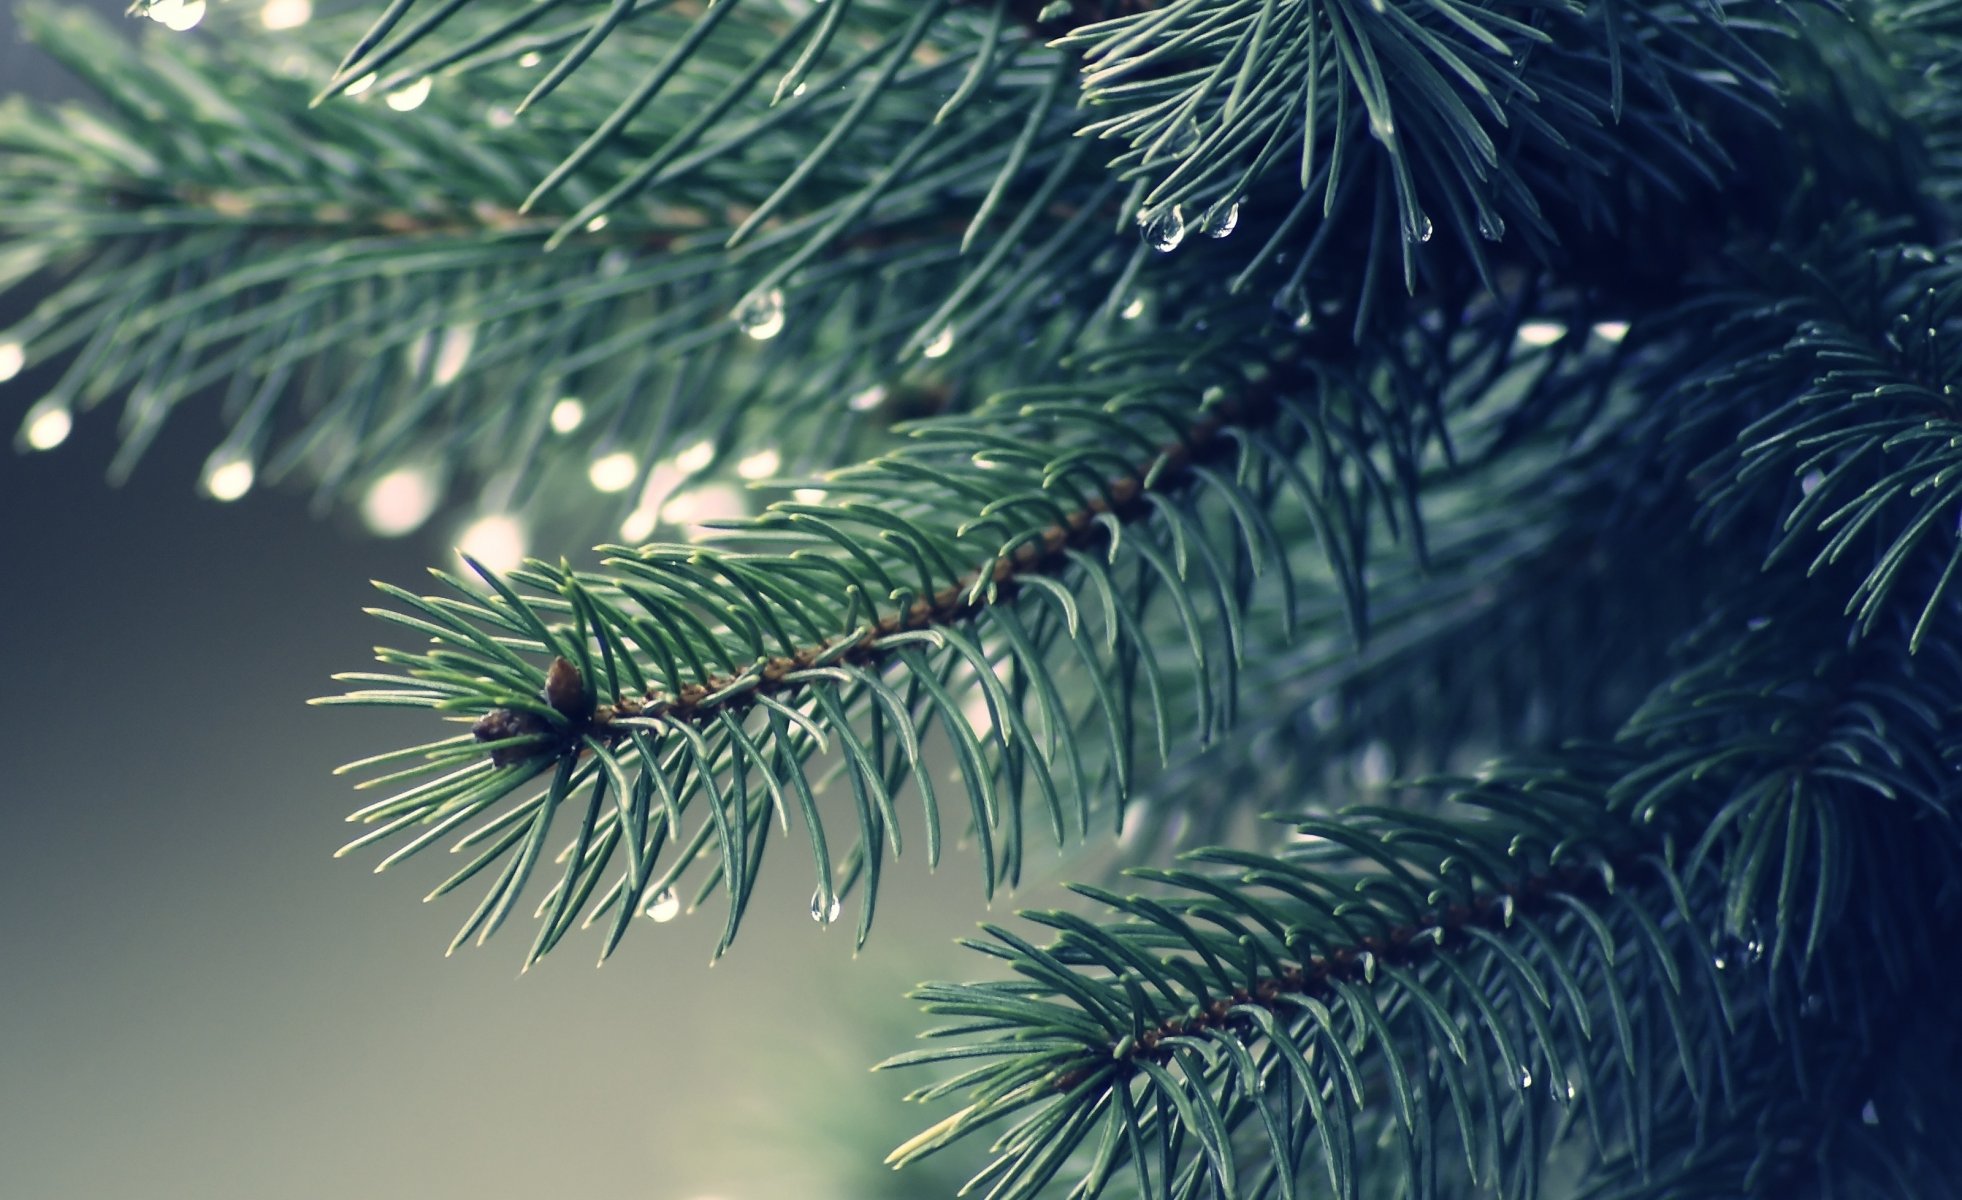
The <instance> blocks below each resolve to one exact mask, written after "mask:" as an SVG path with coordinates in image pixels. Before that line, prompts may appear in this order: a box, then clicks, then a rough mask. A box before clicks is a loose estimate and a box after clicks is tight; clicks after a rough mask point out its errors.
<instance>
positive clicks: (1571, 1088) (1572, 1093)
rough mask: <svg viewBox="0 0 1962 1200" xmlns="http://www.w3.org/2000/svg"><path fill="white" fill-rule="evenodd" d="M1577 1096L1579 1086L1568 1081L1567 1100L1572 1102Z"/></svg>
mask: <svg viewBox="0 0 1962 1200" xmlns="http://www.w3.org/2000/svg"><path fill="white" fill-rule="evenodd" d="M1578 1095H1580V1086H1579V1085H1578V1084H1576V1083H1575V1082H1574V1081H1573V1080H1571V1079H1569V1080H1568V1081H1567V1099H1568V1100H1572V1099H1573V1098H1574V1097H1576V1096H1578Z"/></svg>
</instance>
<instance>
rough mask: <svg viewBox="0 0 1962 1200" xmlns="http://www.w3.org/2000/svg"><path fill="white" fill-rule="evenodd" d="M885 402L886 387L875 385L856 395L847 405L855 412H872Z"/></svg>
mask: <svg viewBox="0 0 1962 1200" xmlns="http://www.w3.org/2000/svg"><path fill="white" fill-rule="evenodd" d="M885 402H886V389H885V388H884V386H882V385H880V384H876V383H875V384H873V385H872V386H871V387H869V388H866V389H865V390H864V391H862V392H859V393H857V394H856V395H854V396H853V397H852V398H851V399H850V400H848V401H846V402H845V404H846V407H848V408H850V409H851V410H852V411H853V412H871V411H872V410H873V409H875V408H877V407H879V406H880V405H881V404H884V403H885Z"/></svg>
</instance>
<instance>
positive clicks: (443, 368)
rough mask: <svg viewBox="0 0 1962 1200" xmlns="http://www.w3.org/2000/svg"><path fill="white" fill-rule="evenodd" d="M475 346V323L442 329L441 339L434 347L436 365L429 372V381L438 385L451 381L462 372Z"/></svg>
mask: <svg viewBox="0 0 1962 1200" xmlns="http://www.w3.org/2000/svg"><path fill="white" fill-rule="evenodd" d="M476 348H477V327H476V326H475V325H452V326H450V327H449V328H448V329H445V330H444V331H443V340H442V342H441V343H440V344H438V346H437V348H436V366H435V368H434V369H433V370H432V371H431V372H430V376H429V378H430V381H431V382H433V383H435V384H436V385H437V386H438V387H441V386H443V385H444V384H448V383H452V382H454V381H455V380H456V377H457V376H458V375H461V374H463V368H464V365H465V364H467V363H468V362H469V361H470V352H471V351H472V350H474V349H476Z"/></svg>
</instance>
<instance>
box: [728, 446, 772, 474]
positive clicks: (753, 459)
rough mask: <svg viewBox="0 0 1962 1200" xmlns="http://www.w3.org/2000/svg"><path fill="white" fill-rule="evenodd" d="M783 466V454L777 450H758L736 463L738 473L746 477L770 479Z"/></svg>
mask: <svg viewBox="0 0 1962 1200" xmlns="http://www.w3.org/2000/svg"><path fill="white" fill-rule="evenodd" d="M781 466H783V455H781V454H779V453H777V452H776V451H775V450H770V449H765V450H758V451H757V452H756V453H754V454H751V455H749V456H747V457H745V458H744V459H743V460H742V461H740V462H738V463H737V464H736V474H738V475H740V476H742V477H743V478H744V479H768V478H769V477H770V476H772V475H775V474H776V473H777V469H778V468H779V467H781Z"/></svg>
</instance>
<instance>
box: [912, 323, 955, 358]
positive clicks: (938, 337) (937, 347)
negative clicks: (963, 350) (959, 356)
mask: <svg viewBox="0 0 1962 1200" xmlns="http://www.w3.org/2000/svg"><path fill="white" fill-rule="evenodd" d="M953 348H954V327H953V326H952V325H943V326H941V328H940V332H939V333H936V334H934V335H933V340H932V341H930V342H928V343H927V344H926V346H925V347H924V348H923V349H922V350H921V351H920V353H921V354H924V355H926V356H927V357H928V358H945V357H947V352H948V351H949V350H952V349H953Z"/></svg>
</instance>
